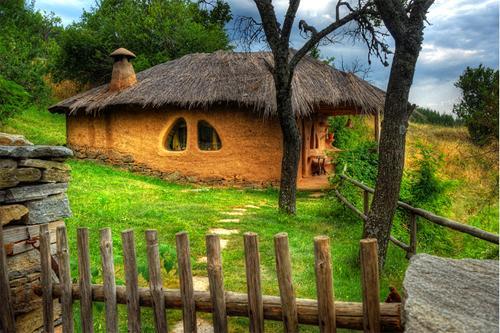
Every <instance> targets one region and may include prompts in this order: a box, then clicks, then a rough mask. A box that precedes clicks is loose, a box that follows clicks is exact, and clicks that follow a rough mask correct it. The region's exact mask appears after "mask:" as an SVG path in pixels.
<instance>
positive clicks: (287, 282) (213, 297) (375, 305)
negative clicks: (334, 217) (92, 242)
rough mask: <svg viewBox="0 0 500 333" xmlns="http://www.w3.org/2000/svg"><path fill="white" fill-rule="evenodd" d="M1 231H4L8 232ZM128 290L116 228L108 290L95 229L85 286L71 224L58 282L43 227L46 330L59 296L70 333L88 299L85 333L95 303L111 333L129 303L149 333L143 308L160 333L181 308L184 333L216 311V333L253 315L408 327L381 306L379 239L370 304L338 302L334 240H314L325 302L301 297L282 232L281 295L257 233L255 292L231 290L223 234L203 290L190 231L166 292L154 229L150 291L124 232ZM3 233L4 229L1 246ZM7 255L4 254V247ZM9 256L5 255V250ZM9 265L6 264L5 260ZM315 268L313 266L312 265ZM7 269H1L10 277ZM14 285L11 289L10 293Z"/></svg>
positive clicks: (368, 255)
mask: <svg viewBox="0 0 500 333" xmlns="http://www.w3.org/2000/svg"><path fill="white" fill-rule="evenodd" d="M0 230H1V228H0ZM121 236H122V247H123V259H124V260H123V262H124V270H125V286H117V285H116V283H115V269H114V263H113V262H114V260H113V244H112V237H111V230H110V229H109V228H105V229H102V230H101V231H100V252H101V259H102V274H103V276H102V280H103V284H102V285H94V284H91V274H90V256H89V233H88V229H86V228H81V229H78V231H77V248H78V270H79V277H78V281H79V283H77V284H72V282H71V281H72V278H71V271H70V265H69V259H70V256H69V251H68V241H67V236H66V227H65V226H59V227H58V228H57V230H56V245H57V252H56V257H57V261H58V266H59V281H60V283H52V274H53V273H52V270H51V252H50V235H49V230H48V227H47V225H41V227H40V257H41V283H40V285H38V286H36V287H35V288H34V289H35V293H37V294H38V295H41V296H42V302H43V322H44V331H45V332H49V333H50V332H53V330H54V327H53V325H54V321H53V315H54V309H53V299H55V298H59V299H60V302H61V309H62V325H63V332H65V333H67V332H73V331H74V327H73V326H74V320H73V317H72V316H73V309H72V306H73V303H74V302H75V301H76V300H79V301H80V314H81V329H82V332H84V333H86V332H92V331H93V318H92V304H93V303H94V302H104V304H105V324H106V332H118V327H119V323H118V314H117V304H126V305H127V325H128V331H129V332H140V331H141V317H140V307H151V308H153V311H152V312H153V317H154V325H155V329H156V332H167V331H168V328H167V318H166V312H165V309H167V308H168V309H181V310H182V318H183V325H184V332H196V330H197V323H196V313H197V312H206V313H212V317H213V326H214V331H215V332H227V331H228V316H238V317H248V318H249V326H250V327H249V328H250V332H264V321H265V320H272V321H281V322H283V327H284V331H285V332H298V326H299V324H308V325H315V326H319V329H320V331H321V332H335V331H336V328H337V327H338V328H348V329H357V330H364V331H365V332H380V331H392V332H400V331H402V330H403V328H402V324H401V320H400V306H401V304H400V303H380V300H379V273H378V263H377V242H376V240H374V239H364V240H361V241H360V248H361V250H360V254H361V256H360V262H361V281H360V283H361V287H362V295H363V302H362V303H353V302H339V301H334V288H333V276H332V265H331V257H330V255H331V252H330V240H329V238H328V237H326V236H318V237H315V238H314V256H315V261H314V267H315V273H316V287H317V300H312V299H300V298H296V297H295V292H294V285H293V281H292V272H291V259H290V251H289V247H288V236H287V234H286V233H279V234H277V235H275V236H274V249H275V255H276V270H277V280H278V285H279V291H280V295H279V297H276V296H265V295H264V296H263V295H262V292H261V276H260V255H259V240H258V235H257V234H255V233H245V234H244V237H243V244H244V250H245V266H246V281H247V293H245V294H244V293H234V292H230V291H225V290H224V280H223V267H222V259H221V248H220V243H219V237H218V236H217V235H207V236H206V249H207V274H208V280H209V291H208V292H205V291H195V290H194V288H193V276H192V272H191V260H190V258H191V256H190V249H189V239H188V234H187V233H185V232H181V233H178V234H176V245H177V260H178V274H179V283H180V289H176V290H169V289H164V288H163V281H162V276H161V274H160V256H159V253H158V235H157V232H156V230H148V231H146V248H147V260H148V266H149V288H140V287H139V286H138V271H137V265H136V253H135V243H134V232H133V231H132V230H126V231H123V232H122V233H121ZM1 241H2V235H1V231H0V245H1ZM0 251H4V250H3V247H0ZM0 255H2V256H3V255H4V253H0ZM0 263H1V262H0ZM311 264H312V263H311ZM6 270H7V267H6V266H5V265H4V264H3V265H2V266H0V273H1V274H5V272H6ZM0 276H2V279H0V291H1V292H2V295H4V293H3V292H4V291H5V290H7V294H8V284H7V283H8V281H7V280H6V279H5V278H3V275H0ZM6 287H7V289H5V288H6ZM10 310H11V309H10V306H8V303H7V304H5V303H4V304H3V305H2V307H0V315H1V318H2V325H3V327H5V328H7V330H6V331H7V332H14V331H13V330H10V328H13V327H14V326H13V325H14V322H13V317H12V313H11V312H9V311H10Z"/></svg>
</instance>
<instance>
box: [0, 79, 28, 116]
mask: <svg viewBox="0 0 500 333" xmlns="http://www.w3.org/2000/svg"><path fill="white" fill-rule="evenodd" d="M29 98H30V95H29V94H28V93H27V92H26V90H24V88H23V87H21V86H20V85H18V84H17V83H15V82H12V81H9V80H6V79H5V78H4V77H3V76H1V75H0V124H4V123H5V121H6V120H7V119H8V118H9V117H11V116H12V115H14V114H15V113H19V112H22V111H23V110H24V108H25V107H27V106H28V104H29Z"/></svg>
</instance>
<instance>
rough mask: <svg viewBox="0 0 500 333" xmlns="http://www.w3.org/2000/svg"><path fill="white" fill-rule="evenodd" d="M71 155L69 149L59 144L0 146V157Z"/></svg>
mask: <svg viewBox="0 0 500 333" xmlns="http://www.w3.org/2000/svg"><path fill="white" fill-rule="evenodd" d="M72 156H73V151H72V150H71V149H69V148H66V147H61V146H0V157H7V158H41V157H44V158H56V157H65V158H68V157H72Z"/></svg>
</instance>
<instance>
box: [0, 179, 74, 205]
mask: <svg viewBox="0 0 500 333" xmlns="http://www.w3.org/2000/svg"><path fill="white" fill-rule="evenodd" d="M67 189H68V184H67V183H56V184H40V185H30V186H20V187H13V188H9V189H6V190H2V191H0V203H17V202H24V201H29V200H39V199H43V198H46V197H48V196H49V195H53V194H59V193H63V192H66V190H67Z"/></svg>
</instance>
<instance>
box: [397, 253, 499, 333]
mask: <svg viewBox="0 0 500 333" xmlns="http://www.w3.org/2000/svg"><path fill="white" fill-rule="evenodd" d="M403 288H404V293H405V297H404V306H403V321H404V325H405V332H419V333H426V332H429V333H430V332H438V333H439V332H464V333H465V332H498V318H499V316H498V261H497V260H473V259H462V260H458V259H447V258H440V257H436V256H431V255H428V254H419V255H416V256H414V257H413V258H412V259H411V262H410V265H409V267H408V270H407V271H406V274H405V278H404V282H403Z"/></svg>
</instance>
